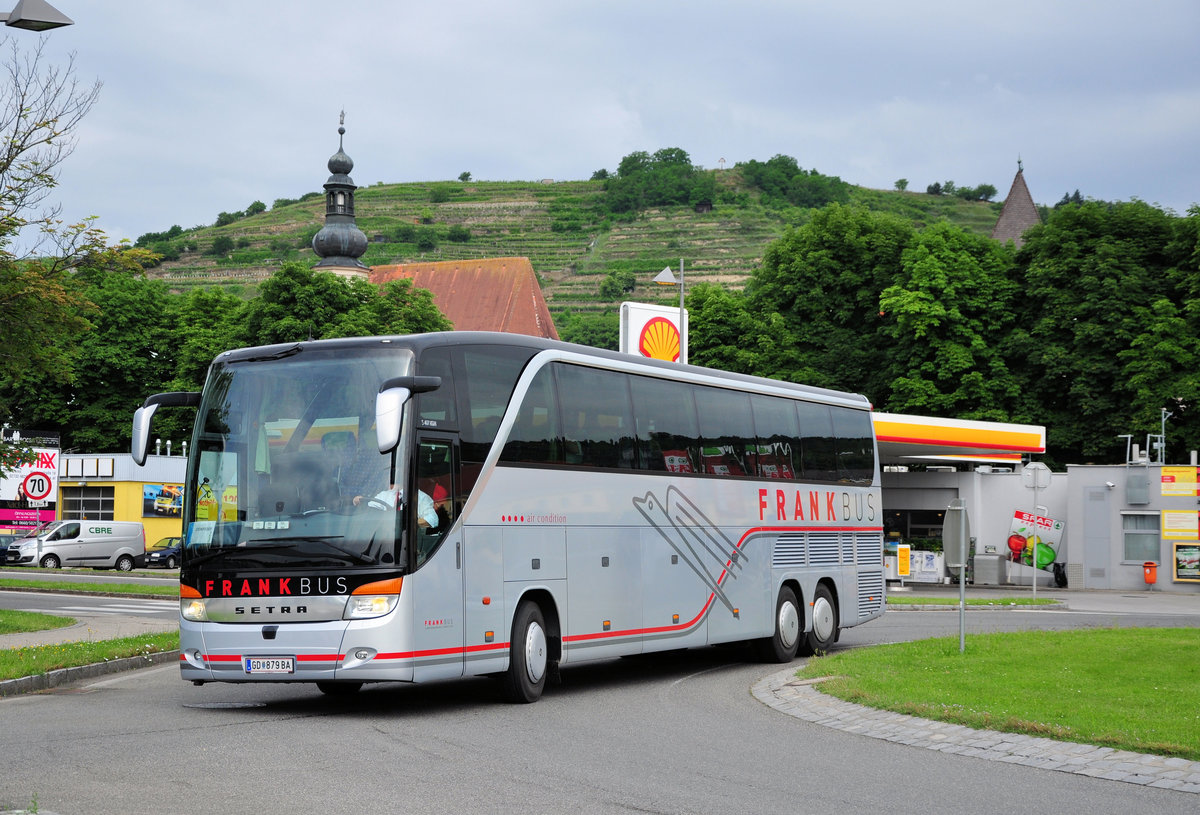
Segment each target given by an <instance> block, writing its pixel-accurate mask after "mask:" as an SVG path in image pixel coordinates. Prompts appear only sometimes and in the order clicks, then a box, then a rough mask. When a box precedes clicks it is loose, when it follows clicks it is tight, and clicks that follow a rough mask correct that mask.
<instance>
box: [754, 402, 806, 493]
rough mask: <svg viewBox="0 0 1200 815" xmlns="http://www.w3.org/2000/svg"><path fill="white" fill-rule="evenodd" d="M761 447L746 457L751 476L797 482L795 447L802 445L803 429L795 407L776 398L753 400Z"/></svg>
mask: <svg viewBox="0 0 1200 815" xmlns="http://www.w3.org/2000/svg"><path fill="white" fill-rule="evenodd" d="M750 408H751V411H752V412H753V414H754V430H755V436H756V437H757V439H758V444H757V445H756V446H755V447H754V448H752V449H751V450H748V451H747V453H746V460H747V464H748V465H749V466H750V468H751V471H750V474H751V475H756V476H758V477H759V478H789V479H790V478H795V473H796V467H795V465H794V464H793V463H792V447H793V446H797V447H798V444H799V439H800V425H799V423H798V422H797V421H796V406H795V404H794V403H793V402H792V401H791V400H789V399H779V398H776V397H774V396H758V395H752V396H751V397H750Z"/></svg>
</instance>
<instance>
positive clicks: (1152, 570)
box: [1142, 560, 1158, 585]
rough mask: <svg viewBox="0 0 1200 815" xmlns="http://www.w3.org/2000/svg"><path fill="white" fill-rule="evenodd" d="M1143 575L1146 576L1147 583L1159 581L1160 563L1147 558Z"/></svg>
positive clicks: (1151, 583) (1143, 565) (1143, 567)
mask: <svg viewBox="0 0 1200 815" xmlns="http://www.w3.org/2000/svg"><path fill="white" fill-rule="evenodd" d="M1142 576H1143V577H1144V578H1146V583H1148V584H1149V585H1154V584H1155V583H1156V582H1157V581H1158V564H1157V563H1155V562H1154V561H1153V560H1147V561H1146V562H1145V563H1143V564H1142Z"/></svg>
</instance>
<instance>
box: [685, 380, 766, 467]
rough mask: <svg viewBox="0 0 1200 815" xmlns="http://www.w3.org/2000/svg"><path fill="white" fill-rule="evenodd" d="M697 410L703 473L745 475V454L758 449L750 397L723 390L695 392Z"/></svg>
mask: <svg viewBox="0 0 1200 815" xmlns="http://www.w3.org/2000/svg"><path fill="white" fill-rule="evenodd" d="M696 407H697V413H698V414H699V416H700V438H701V439H702V440H703V445H704V446H703V447H702V448H701V453H700V455H701V466H702V472H705V473H708V474H710V475H722V476H744V475H747V472H746V450H747V448H748V447H752V446H757V442H756V440H755V439H754V421H753V419H752V418H751V415H750V399H749V396H748V395H747V394H745V393H741V392H738V391H731V390H725V389H723V388H697V389H696Z"/></svg>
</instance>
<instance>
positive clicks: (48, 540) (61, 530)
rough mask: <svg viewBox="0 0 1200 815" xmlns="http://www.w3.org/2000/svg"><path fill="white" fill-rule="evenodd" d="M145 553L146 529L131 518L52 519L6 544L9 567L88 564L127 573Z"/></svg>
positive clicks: (96, 567) (50, 567) (55, 567)
mask: <svg viewBox="0 0 1200 815" xmlns="http://www.w3.org/2000/svg"><path fill="white" fill-rule="evenodd" d="M145 553H146V530H145V529H144V528H143V527H142V525H141V523H133V522H130V521H54V522H53V523H50V524H47V525H45V526H42V527H39V528H38V529H37V530H36V535H35V536H33V537H28V538H23V539H22V540H19V541H14V542H13V543H10V544H9V546H8V557H7V558H6V560H5V563H6V564H7V565H9V566H22V565H25V566H28V565H33V564H36V565H38V566H41V567H43V568H46V569H57V568H59V567H60V566H73V567H80V566H90V567H92V568H93V569H113V568H115V569H118V570H120V571H122V572H127V571H129V570H130V569H132V568H133V564H134V562H135V560H138V559H140V558H141V557H142V556H143V555H145Z"/></svg>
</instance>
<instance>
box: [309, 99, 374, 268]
mask: <svg viewBox="0 0 1200 815" xmlns="http://www.w3.org/2000/svg"><path fill="white" fill-rule="evenodd" d="M345 124H346V113H345V111H343V112H342V114H341V116H340V117H339V119H338V150H337V152H336V153H334V154H333V155H332V156H330V157H329V173H330V175H329V180H328V181H326V182H325V226H323V227H321V231H320V232H318V233H317V234H316V235H315V236H313V242H312V247H313V251H314V252H316V253H317V256H318V257H320V258H321V259H320V260H319V261H317V264H316V266H315V267H314V268H316V269H317V270H319V271H323V272H333V273H334V274H336V275H340V276H342V277H361V278H363V279H364V280H365V279H366V277H367V272H368V271H369V269H368V267H367V265H366V264H365V263H363V262H362V261H361V260H359V258H360V257H362V255H363V253H364V252H366V251H367V236H366V235H364V234H363V232H362V230H361V229H359V228H358V223H357V221H355V218H354V191H355V190H356V189H358V187H356V186H355V184H354V179H352V178H350V171H351V170H353V169H354V162H353V161H351V159H350V157H349V156H348V155H346V151H345V150H343V149H342V137H343V136H344V135H345V134H346V127H345Z"/></svg>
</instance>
